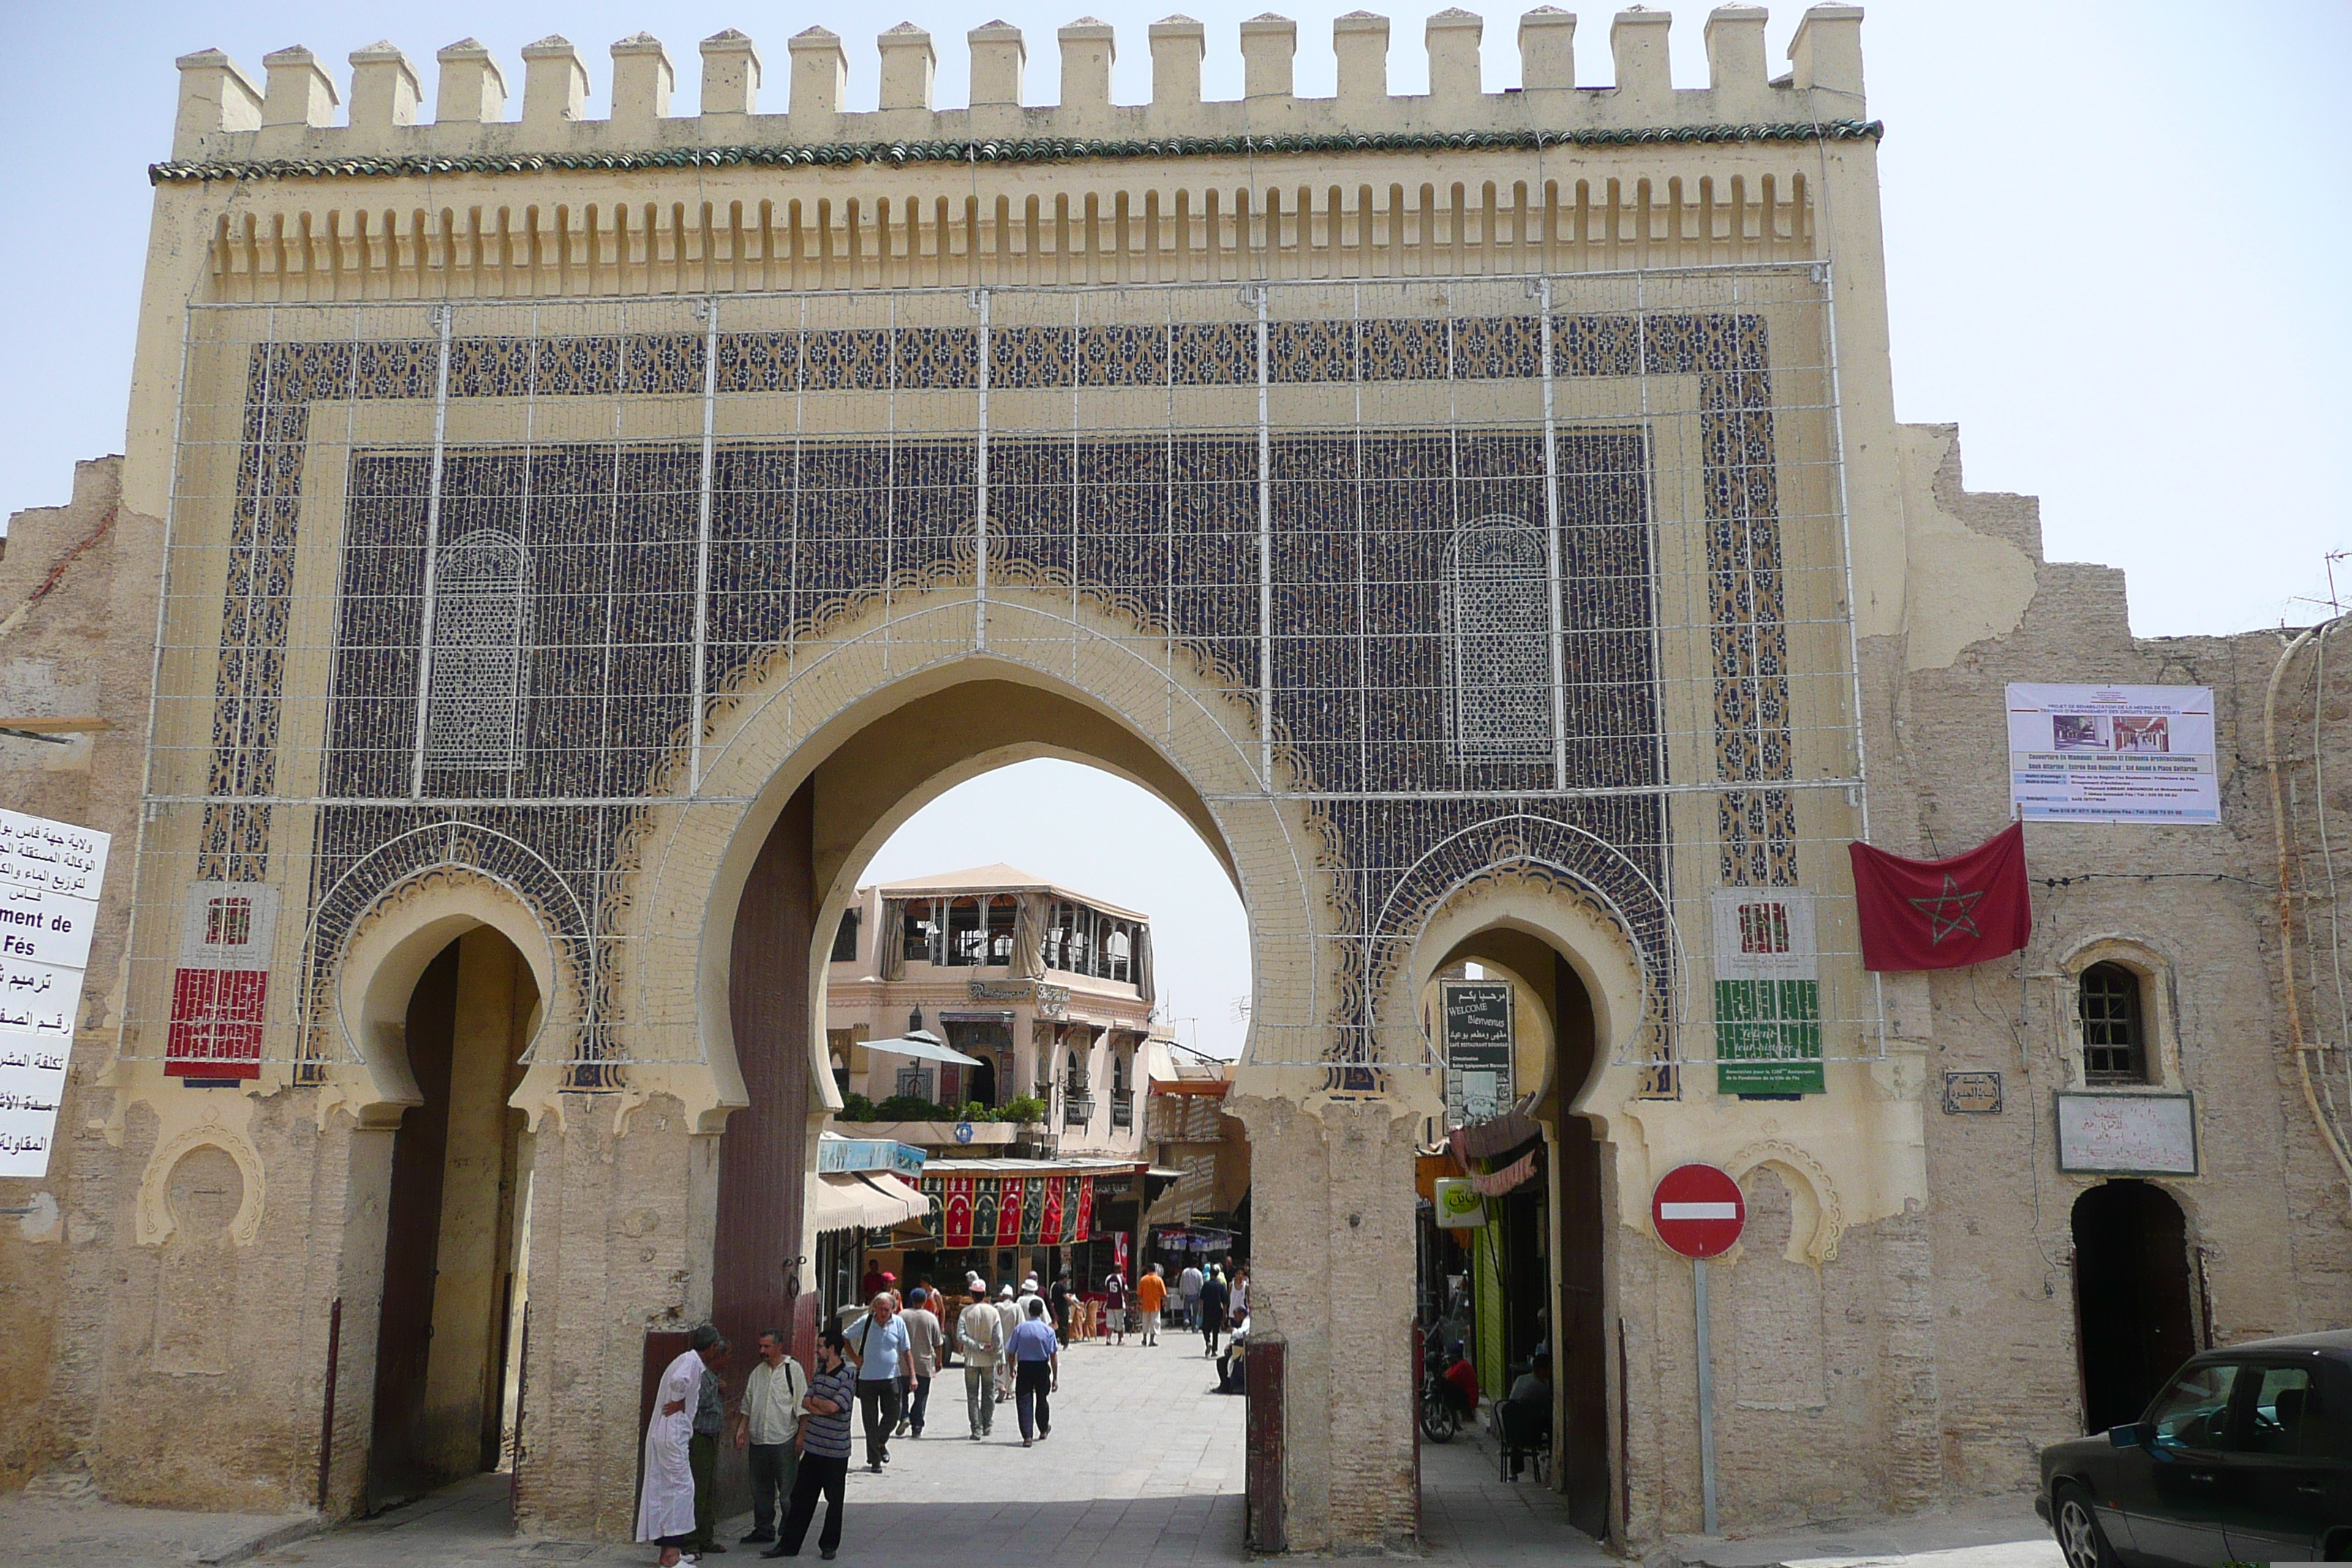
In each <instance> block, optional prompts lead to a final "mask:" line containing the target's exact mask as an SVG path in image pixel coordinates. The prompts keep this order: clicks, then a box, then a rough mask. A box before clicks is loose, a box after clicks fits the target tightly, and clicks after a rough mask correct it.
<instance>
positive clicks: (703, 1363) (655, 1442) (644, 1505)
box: [637, 1323, 727, 1568]
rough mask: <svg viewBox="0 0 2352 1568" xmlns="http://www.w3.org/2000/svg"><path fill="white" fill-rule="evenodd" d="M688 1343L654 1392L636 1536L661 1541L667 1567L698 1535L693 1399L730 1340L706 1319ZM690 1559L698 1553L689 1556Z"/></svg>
mask: <svg viewBox="0 0 2352 1568" xmlns="http://www.w3.org/2000/svg"><path fill="white" fill-rule="evenodd" d="M686 1343H687V1348H686V1350H685V1351H684V1352H682V1353H681V1354H680V1355H679V1356H678V1358H677V1360H676V1361H674V1362H672V1363H669V1365H668V1366H667V1367H665V1368H664V1369H663V1370H662V1374H661V1386H660V1387H659V1388H658V1389H657V1390H656V1392H655V1394H654V1414H653V1418H652V1419H651V1420H649V1421H647V1422H646V1469H645V1486H644V1488H643V1490H642V1495H640V1497H639V1498H638V1500H637V1539H638V1540H639V1541H651V1542H657V1543H659V1545H660V1547H661V1563H662V1568H677V1564H678V1562H679V1560H680V1557H681V1555H682V1552H683V1549H684V1548H685V1547H686V1546H687V1544H688V1542H692V1541H693V1539H694V1529H695V1526H694V1471H693V1469H692V1468H690V1467H689V1465H688V1459H687V1444H688V1440H689V1439H691V1438H692V1437H693V1436H694V1404H695V1400H696V1399H697V1398H698V1397H699V1396H700V1394H701V1392H702V1374H703V1372H704V1370H705V1369H706V1368H708V1367H709V1366H710V1365H711V1363H714V1362H715V1361H717V1360H718V1358H719V1353H720V1352H721V1351H723V1350H724V1349H725V1347H726V1343H727V1342H726V1341H725V1340H723V1339H721V1338H719V1331H718V1330H717V1329H714V1328H712V1327H711V1326H710V1325H709V1323H704V1324H702V1325H701V1326H700V1327H698V1328H697V1329H696V1330H695V1331H694V1332H692V1333H691V1334H688V1336H687V1339H686ZM685 1560H686V1561H688V1562H692V1561H694V1559H692V1558H687V1559H685Z"/></svg>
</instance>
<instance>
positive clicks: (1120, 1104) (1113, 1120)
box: [1110, 1089, 1135, 1127]
mask: <svg viewBox="0 0 2352 1568" xmlns="http://www.w3.org/2000/svg"><path fill="white" fill-rule="evenodd" d="M1110 1124H1111V1125H1112V1126H1113V1127H1132V1126H1134V1125H1135V1091H1134V1090H1133V1089H1113V1090H1111V1094H1110Z"/></svg>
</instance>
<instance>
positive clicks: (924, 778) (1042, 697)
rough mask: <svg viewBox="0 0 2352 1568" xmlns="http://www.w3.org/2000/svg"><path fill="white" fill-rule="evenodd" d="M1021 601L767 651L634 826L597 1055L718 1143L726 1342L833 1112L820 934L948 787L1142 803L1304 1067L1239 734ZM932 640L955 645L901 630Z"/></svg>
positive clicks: (794, 1263) (1182, 670)
mask: <svg viewBox="0 0 2352 1568" xmlns="http://www.w3.org/2000/svg"><path fill="white" fill-rule="evenodd" d="M1030 597H1033V598H1034V599H1037V600H1040V601H1043V603H1041V604H1036V605H1024V603H1023V602H1022V600H1021V597H1020V596H1019V595H1016V596H1015V597H1014V598H1013V599H1011V600H1006V601H1001V602H993V603H992V605H990V609H989V615H990V639H989V646H988V647H986V648H985V649H982V648H981V647H977V646H975V641H974V639H972V638H971V636H970V632H971V625H972V617H973V616H974V615H975V613H976V612H975V606H974V604H973V602H972V600H971V596H970V595H969V594H968V593H953V592H950V593H941V594H940V595H935V596H928V597H927V596H926V595H922V594H919V593H910V594H908V595H904V596H902V597H901V598H899V599H898V600H897V601H894V602H893V603H892V604H891V605H888V606H887V607H886V606H882V605H877V606H874V607H873V609H872V610H871V612H870V613H869V615H868V616H866V617H865V618H863V619H862V620H859V621H856V623H855V624H847V625H845V626H841V627H840V628H838V630H839V632H840V635H839V636H838V637H832V638H828V639H826V640H825V642H824V643H823V644H822V645H814V646H805V647H800V648H798V649H795V650H794V651H793V653H792V655H791V656H790V657H789V658H784V657H782V656H780V658H779V659H778V660H777V661H776V662H775V664H774V665H773V666H772V668H769V669H768V670H766V671H764V672H763V673H762V675H761V679H759V680H758V681H756V682H752V683H749V684H747V685H746V687H745V688H744V689H740V690H739V691H737V692H736V693H734V694H733V698H734V703H733V708H732V710H731V711H727V712H723V713H722V714H721V716H720V718H719V721H717V722H716V723H715V724H714V725H713V726H712V729H711V731H710V733H709V735H708V736H707V737H706V742H705V746H704V748H703V756H704V758H705V762H704V763H703V766H702V771H701V773H700V778H699V785H700V787H699V788H698V789H697V790H696V791H695V792H694V795H693V796H692V798H691V799H689V800H687V801H683V802H680V803H678V804H676V805H665V806H663V807H659V808H656V809H655V810H653V811H651V812H648V813H647V814H646V819H645V823H644V829H645V831H644V832H643V834H642V836H641V837H640V838H639V840H638V846H639V848H640V851H641V856H642V858H641V859H640V860H639V862H638V865H639V869H638V871H637V872H636V873H635V876H636V879H637V882H638V888H639V889H641V890H640V891H638V893H637V896H635V898H633V899H632V900H630V901H629V906H628V907H629V909H630V910H631V912H632V914H633V915H634V916H635V921H633V925H632V929H631V930H630V931H628V932H627V933H626V940H625V941H623V942H616V943H615V944H614V946H615V947H616V948H617V949H619V950H620V951H619V954H618V957H617V959H616V962H618V963H622V964H624V965H625V966H626V967H627V969H628V970H629V973H628V976H627V978H628V981H629V984H627V985H626V986H625V987H624V988H623V989H624V992H625V994H628V995H630V996H632V997H633V998H635V1005H636V1014H635V1016H632V1017H628V1018H621V1019H616V1020H614V1032H615V1033H614V1037H615V1039H616V1041H617V1042H618V1044H619V1045H620V1047H621V1054H622V1056H623V1058H624V1059H625V1060H626V1061H627V1062H628V1066H627V1069H626V1070H627V1074H628V1085H629V1096H630V1098H631V1099H632V1100H644V1099H646V1098H649V1097H650V1096H652V1095H654V1094H656V1093H662V1092H667V1093H670V1094H674V1095H676V1096H677V1098H678V1099H679V1100H682V1101H683V1102H684V1103H685V1104H686V1106H687V1107H688V1111H689V1114H690V1116H691V1118H692V1119H693V1121H694V1122H695V1124H696V1125H697V1127H698V1130H699V1131H703V1132H705V1133H709V1132H720V1131H722V1130H723V1136H721V1137H720V1138H719V1140H718V1148H717V1160H716V1167H717V1168H716V1170H715V1172H714V1173H713V1178H714V1185H715V1189H716V1191H715V1194H714V1196H715V1204H714V1206H715V1220H714V1224H713V1226H712V1231H711V1240H710V1244H709V1276H708V1278H709V1281H710V1284H709V1316H710V1317H711V1319H712V1321H715V1322H716V1323H717V1324H718V1325H719V1328H720V1330H721V1331H723V1332H726V1333H728V1334H729V1335H730V1338H731V1339H733V1340H735V1341H736V1342H739V1343H744V1344H748V1343H750V1342H751V1338H752V1337H753V1336H754V1335H756V1334H757V1333H758V1332H759V1331H761V1330H762V1329H765V1328H769V1327H774V1326H779V1325H781V1324H782V1323H784V1322H786V1321H788V1313H789V1311H790V1307H791V1303H792V1300H793V1296H794V1295H795V1294H796V1291H797V1288H798V1287H799V1285H800V1284H801V1283H803V1281H804V1280H806V1279H808V1277H809V1276H808V1259H809V1254H810V1253H811V1252H812V1251H813V1250H814V1248H813V1247H811V1246H810V1245H809V1244H808V1231H807V1227H806V1221H805V1216H804V1213H803V1210H804V1206H805V1192H806V1180H805V1178H806V1173H807V1172H808V1170H809V1168H810V1166H811V1164H812V1163H813V1160H812V1155H813V1141H814V1136H815V1133H816V1131H817V1130H818V1129H819V1127H820V1126H821V1124H822V1121H823V1118H824V1112H825V1110H826V1109H827V1106H828V1104H829V1103H830V1102H834V1101H835V1100H836V1099H837V1097H836V1094H835V1089H834V1086H833V1084H832V1081H831V1077H830V1074H829V1072H828V1071H827V1070H826V1060H825V1057H824V1031H823V1027H822V1014H823V1003H822V998H823V985H824V966H825V963H826V960H827V957H828V955H829V951H830V946H831V943H830V941H829V940H827V939H829V937H830V935H831V933H832V931H833V930H834V928H835V924H836V922H837V921H838V917H839V914H840V911H841V910H842V908H843V907H845V904H846V903H847V901H848V900H849V899H850V897H851V896H852V894H853V892H854V884H855V882H856V878H857V875H858V873H859V872H860V871H861V870H862V869H863V868H864V867H865V866H866V862H867V861H868V860H869V859H870V858H872V856H873V853H874V851H875V850H876V849H877V848H878V847H880V846H881V844H882V843H883V842H884V841H885V840H887V838H888V837H889V836H890V834H891V833H892V832H893V831H895V830H896V829H897V828H898V826H900V825H901V824H902V823H904V822H905V821H906V820H907V818H908V817H909V816H912V815H913V814H914V813H915V812H917V811H918V810H919V809H921V807H922V806H923V805H926V804H927V803H929V801H930V800H932V799H934V798H936V797H937V796H938V795H940V794H942V793H944V792H945V791H947V790H949V789H950V788H952V787H953V786H954V785H956V784H959V783H961V782H962V781H964V780H966V779H968V778H971V777H972V776H974V775H976V774H978V773H984V772H987V771H989V770H992V769H994V768H997V767H1001V766H1003V765H1006V764H1008V763H1014V762H1019V761H1023V760H1026V759H1029V758H1034V757H1057V758H1063V759H1067V760H1071V761H1076V762H1082V763H1088V764H1091V765H1093V766H1096V767H1099V768H1102V769H1104V770H1106V771H1108V772H1109V773H1114V774H1116V775H1118V776H1119V777H1121V778H1123V779H1126V780H1128V781H1129V782H1131V783H1133V784H1137V785H1139V786H1140V787H1141V788H1143V789H1145V790H1147V791H1149V792H1150V793H1151V794H1152V795H1155V796H1157V797H1158V798H1159V799H1160V800H1161V801H1163V802H1165V803H1166V804H1167V805H1169V806H1170V807H1171V809H1172V810H1173V811H1174V812H1175V813H1176V814H1177V815H1178V816H1180V817H1181V818H1182V819H1183V820H1184V821H1185V822H1186V823H1187V824H1188V825H1190V826H1192V829H1193V830H1194V831H1195V832H1196V833H1198V834H1199V835H1200V837H1201V838H1202V841H1203V842H1204V843H1205V844H1206V845H1207V846H1208V847H1209V849H1210V851H1211V853H1212V854H1213V856H1214V857H1215V858H1216V859H1217V860H1218V862H1219V863H1220V864H1221V865H1222V866H1223V868H1224V869H1225V870H1226V872H1227V874H1228V875H1229V876H1230V877H1232V879H1233V880H1234V886H1235V888H1236V889H1237V891H1238V892H1239V893H1240V895H1241V898H1242V900H1243V904H1244V910H1245V911H1246V914H1247V918H1248V921H1249V926H1250V936H1251V942H1252V948H1253V952H1254V953H1255V958H1256V963H1255V969H1256V973H1257V979H1256V984H1255V997H1254V1002H1253V1008H1252V1016H1253V1026H1252V1036H1251V1040H1250V1042H1249V1046H1248V1047H1247V1051H1246V1053H1245V1059H1246V1057H1247V1055H1250V1054H1263V1055H1265V1056H1268V1057H1270V1058H1272V1059H1275V1060H1277V1061H1279V1060H1294V1061H1312V1060H1313V1059H1314V1053H1315V1051H1316V1050H1317V1049H1318V1048H1319V1042H1320V1041H1321V1039H1322V1038H1323V1036H1324V1030H1323V1029H1322V1028H1321V1027H1320V1026H1319V1024H1320V1020H1321V1018H1322V1016H1323V1013H1324V1011H1325V1003H1324V998H1325V996H1327V995H1328V994H1329V993H1330V990H1331V987H1330V984H1329V982H1328V977H1327V976H1326V975H1325V974H1324V973H1323V966H1324V963H1325V961H1326V959H1327V956H1328V955H1327V954H1326V953H1325V952H1322V951H1319V946H1328V944H1319V945H1318V935H1319V933H1320V931H1322V930H1323V929H1324V928H1325V927H1326V926H1327V925H1328V924H1329V923H1330V922H1329V917H1328V909H1329V903H1328V889H1327V888H1325V887H1324V885H1323V882H1324V876H1325V874H1324V872H1323V871H1322V870H1321V869H1320V868H1319V866H1318V861H1321V860H1324V859H1327V858H1328V857H1326V856H1324V855H1322V854H1321V853H1319V850H1320V846H1319V844H1318V837H1317V835H1316V834H1315V833H1314V831H1313V830H1312V829H1311V828H1310V827H1309V826H1308V824H1307V821H1306V820H1305V818H1304V816H1303V814H1302V813H1301V812H1300V810H1299V809H1298V808H1297V807H1296V806H1295V805H1289V804H1286V803H1284V802H1282V801H1280V800H1279V798H1278V797H1277V796H1276V794H1275V793H1274V792H1270V791H1269V790H1268V789H1267V788H1266V782H1265V776H1264V774H1263V773H1262V771H1261V770H1262V768H1263V767H1264V765H1265V760H1266V758H1267V756H1268V754H1269V753H1268V752H1267V750H1266V749H1265V748H1263V747H1261V746H1260V745H1259V744H1258V742H1257V739H1256V735H1255V715H1254V714H1253V713H1252V712H1251V711H1250V710H1248V708H1247V707H1246V705H1245V704H1244V703H1241V702H1240V701H1239V700H1236V699H1235V698H1234V696H1233V695H1232V692H1231V686H1230V682H1229V681H1221V680H1218V679H1211V678H1210V677H1209V676H1207V675H1205V674H1204V673H1203V672H1202V671H1201V670H1199V669H1197V668H1194V667H1193V665H1192V657H1191V656H1190V655H1189V654H1188V653H1186V652H1185V651H1184V650H1183V649H1182V648H1181V646H1179V645H1175V644H1173V643H1171V641H1170V640H1169V639H1167V638H1165V637H1139V636H1137V635H1136V634H1137V630H1138V628H1137V627H1136V626H1134V624H1133V623H1131V622H1127V623H1121V622H1120V621H1118V618H1117V617H1115V616H1108V615H1101V614H1097V612H1095V611H1093V610H1091V609H1088V608H1087V607H1085V606H1083V605H1079V606H1074V605H1072V603H1071V601H1070V600H1069V599H1067V598H1055V597H1052V596H1049V595H1030ZM942 621H945V622H948V623H950V624H951V625H952V626H954V627H955V629H957V630H959V631H961V632H962V633H963V634H964V635H963V636H962V637H956V638H953V639H952V640H950V641H948V642H946V643H944V644H942V643H940V642H932V641H927V640H926V638H925V637H922V636H920V635H918V634H919V633H920V632H925V631H928V632H931V633H934V634H936V633H938V632H939V631H941V630H943V629H945V628H943V627H942V626H940V622H942ZM820 933H824V936H823V938H821V937H820ZM1269 1039H1271V1040H1274V1041H1276V1042H1277V1044H1276V1048H1275V1049H1273V1050H1272V1051H1270V1052H1266V1051H1264V1050H1263V1047H1264V1046H1265V1042H1267V1041H1268V1040H1269ZM692 1304H693V1303H692V1300H691V1296H690V1297H689V1305H690V1306H691V1305H692ZM723 1490H724V1489H723Z"/></svg>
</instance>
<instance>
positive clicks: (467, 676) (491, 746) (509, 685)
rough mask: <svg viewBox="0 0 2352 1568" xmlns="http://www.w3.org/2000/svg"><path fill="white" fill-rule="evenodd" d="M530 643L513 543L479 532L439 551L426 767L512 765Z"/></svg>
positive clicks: (523, 579)
mask: <svg viewBox="0 0 2352 1568" xmlns="http://www.w3.org/2000/svg"><path fill="white" fill-rule="evenodd" d="M529 640H530V556H529V555H528V554H527V553H526V552H524V550H523V547H522V544H521V542H520V541H519V540H517V539H515V538H514V537H513V536H512V535H510V534H505V533H499V532H497V531H489V530H485V531H480V532H477V533H469V534H467V535H466V537H465V538H463V539H460V540H459V541H457V542H456V543H455V544H452V545H449V546H448V547H447V548H446V549H444V550H443V551H442V552H441V556H440V559H439V561H438V562H436V563H435V570H434V582H433V672H432V677H431V681H430V687H429V689H428V691H427V694H426V701H425V766H426V767H428V768H465V769H476V770H507V769H511V768H513V767H514V766H515V765H516V763H517V761H518V757H517V752H518V751H519V749H520V741H521V736H520V729H521V709H522V655H523V648H524V646H525V645H526V644H527V643H528V641H529Z"/></svg>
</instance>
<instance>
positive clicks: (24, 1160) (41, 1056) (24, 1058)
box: [0, 975, 80, 1177]
mask: <svg viewBox="0 0 2352 1568" xmlns="http://www.w3.org/2000/svg"><path fill="white" fill-rule="evenodd" d="M75 978H76V979H77V980H79V978H80V977H79V975H77V976H76V977H75ZM72 1046H73V1041H72V1038H71V1037H69V1036H66V1035H27V1034H24V1033H21V1032H19V1031H17V1030H15V1029H5V1028H0V1176H35V1177H38V1176H45V1175H47V1174H48V1170H49V1143H50V1141H51V1140H52V1139H53V1138H55V1137H56V1135H57V1128H58V1102H59V1101H60V1100H63V1099H64V1098H65V1092H66V1059H67V1056H68V1052H69V1051H70V1050H71V1049H72Z"/></svg>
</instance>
